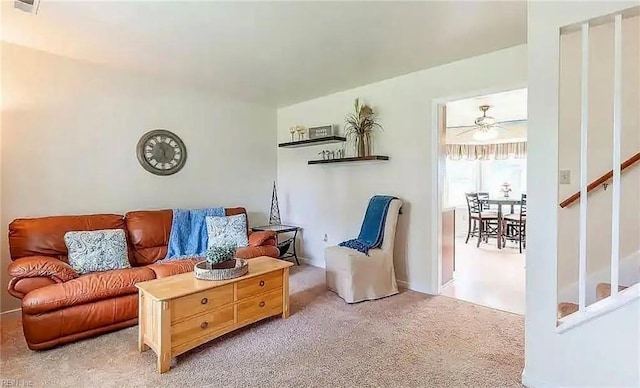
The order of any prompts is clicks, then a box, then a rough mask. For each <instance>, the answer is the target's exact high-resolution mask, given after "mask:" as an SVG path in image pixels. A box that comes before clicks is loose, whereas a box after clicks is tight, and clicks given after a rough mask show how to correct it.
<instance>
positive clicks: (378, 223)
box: [338, 195, 396, 256]
mask: <svg viewBox="0 0 640 388" xmlns="http://www.w3.org/2000/svg"><path fill="white" fill-rule="evenodd" d="M393 199H396V197H391V196H388V195H374V196H373V197H372V198H371V199H370V200H369V206H367V212H366V213H365V215H364V221H362V227H361V228H360V234H359V235H358V238H356V239H353V240H347V241H345V242H341V243H340V244H338V245H339V246H341V247H347V248H352V249H356V250H358V251H360V252H362V253H364V254H366V255H367V256H368V255H369V249H372V248H379V247H380V246H381V245H382V240H383V239H384V223H385V221H386V219H387V212H388V210H389V205H390V204H391V200H393Z"/></svg>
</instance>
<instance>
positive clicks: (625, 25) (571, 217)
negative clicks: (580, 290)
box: [558, 16, 640, 301]
mask: <svg viewBox="0 0 640 388" xmlns="http://www.w3.org/2000/svg"><path fill="white" fill-rule="evenodd" d="M589 34H590V51H591V60H590V64H589V65H590V69H589V70H590V71H589V73H590V76H589V79H590V83H589V102H590V104H589V123H590V125H589V158H588V164H589V165H588V175H589V181H593V180H595V179H597V178H598V177H600V176H601V175H602V174H604V173H605V172H607V171H609V170H611V168H612V167H613V163H612V160H613V126H612V123H613V23H606V24H602V25H599V26H595V27H593V28H591V29H590V32H589ZM622 42H623V50H622V52H623V60H622V63H623V66H622V69H623V71H622V79H623V89H622V145H621V151H622V152H621V154H622V160H625V159H627V158H629V157H631V156H632V155H634V154H635V153H637V152H639V151H640V109H638V107H640V71H639V70H638V69H640V16H636V17H632V18H626V19H624V20H623V22H622ZM560 48H561V52H560V53H561V58H560V112H559V114H560V116H559V123H560V124H559V139H558V141H559V147H560V153H559V155H558V162H559V168H560V169H568V170H570V171H571V172H572V182H571V184H569V185H560V186H559V190H558V194H559V197H560V199H561V200H564V199H565V198H567V197H569V196H570V195H572V194H573V193H575V192H577V191H579V190H580V187H579V183H580V92H581V86H580V85H581V84H580V80H581V75H582V74H581V73H582V72H581V71H580V69H581V33H580V31H576V32H572V33H569V34H565V35H563V36H562V38H561V41H560ZM623 174H624V175H623V178H622V181H621V187H622V192H621V196H622V197H621V198H622V213H621V223H620V256H621V257H622V258H624V257H631V256H633V255H634V254H636V253H638V252H639V251H640V238H639V236H640V168H639V167H637V166H636V167H635V168H632V169H629V170H627V171H626V172H624V173H623ZM612 192H613V191H612V190H611V189H609V190H606V191H605V190H602V189H600V190H598V191H595V192H593V193H592V194H591V195H589V198H588V215H587V217H588V236H589V238H588V251H587V269H588V272H589V273H595V272H597V271H605V272H610V258H611V210H612ZM579 209H580V206H579V202H575V204H574V205H572V206H570V207H567V208H564V209H561V210H559V215H558V227H559V233H560V236H559V239H558V287H559V289H560V290H561V291H562V290H563V289H564V288H565V287H567V286H571V285H573V284H575V283H576V282H577V281H578V218H579ZM636 257H640V255H638V256H636ZM639 264H640V262H638V261H637V259H636V262H635V265H632V266H630V267H627V269H630V270H631V271H633V273H628V272H627V273H623V272H621V273H620V277H621V278H620V280H621V284H627V285H629V283H624V282H622V281H623V280H628V279H630V278H633V279H635V281H636V282H637V281H638V277H639V275H640V273H639V271H640V265H639ZM608 278H609V279H610V276H608ZM574 289H575V290H576V291H577V288H575V287H574ZM588 291H589V292H590V293H592V294H594V295H595V290H592V289H589V290H588ZM577 298H578V295H577V293H574V294H573V298H572V299H575V300H577ZM560 301H567V300H566V299H561V300H560Z"/></svg>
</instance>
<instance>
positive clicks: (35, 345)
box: [8, 207, 279, 350]
mask: <svg viewBox="0 0 640 388" xmlns="http://www.w3.org/2000/svg"><path fill="white" fill-rule="evenodd" d="M243 213H244V214H246V210H245V209H244V208H241V207H237V208H227V209H225V214H226V215H227V216H230V215H236V214H243ZM172 219H173V213H172V211H171V210H152V211H132V212H129V213H127V214H125V215H124V216H123V215H117V214H95V215H79V216H54V217H43V218H32V219H17V220H15V221H13V222H12V223H11V224H10V225H9V250H10V253H11V260H13V262H12V263H11V264H10V265H9V267H8V273H9V276H10V277H11V279H10V281H9V294H11V295H13V296H14V297H16V298H20V299H22V326H23V331H24V336H25V339H26V341H27V345H28V346H29V348H30V349H34V350H40V349H48V348H51V347H54V346H57V345H60V344H65V343H68V342H73V341H76V340H79V339H82V338H87V337H92V336H95V335H99V334H102V333H106V332H110V331H113V330H117V329H121V328H124V327H128V326H134V325H136V324H137V323H138V289H137V288H136V287H135V284H136V283H138V282H143V281H147V280H152V279H158V278H163V277H166V276H171V275H176V274H181V273H185V272H190V271H193V266H194V265H195V263H197V262H198V261H199V259H188V260H178V261H167V262H159V261H160V260H162V259H164V257H165V256H166V253H167V244H168V242H169V234H170V231H171V223H172ZM101 229H123V230H125V232H126V233H125V234H126V236H127V240H128V241H127V242H128V250H129V253H128V256H129V261H130V264H131V266H132V268H125V269H118V270H112V271H105V272H94V273H89V274H85V275H78V274H77V273H76V272H75V271H74V270H73V269H72V268H71V266H69V264H67V248H66V246H65V242H64V235H65V233H66V232H69V231H87V230H101ZM278 255H279V250H278V248H277V246H276V239H275V234H274V233H272V232H255V233H250V234H249V246H248V247H244V248H239V249H238V251H237V252H236V256H237V257H239V258H243V259H250V258H254V257H259V256H270V257H278Z"/></svg>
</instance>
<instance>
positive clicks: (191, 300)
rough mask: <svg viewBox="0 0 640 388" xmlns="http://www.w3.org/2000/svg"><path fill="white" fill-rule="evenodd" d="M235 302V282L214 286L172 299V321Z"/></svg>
mask: <svg viewBox="0 0 640 388" xmlns="http://www.w3.org/2000/svg"><path fill="white" fill-rule="evenodd" d="M229 303H233V284H228V285H226V286H222V287H217V288H212V289H210V290H206V291H201V292H198V293H195V294H191V295H187V296H183V297H181V298H177V299H174V300H172V301H171V322H175V321H177V320H179V319H182V318H186V317H189V316H191V315H196V314H200V313H202V312H205V311H210V310H213V309H215V308H217V307H220V306H224V305H225V304H229Z"/></svg>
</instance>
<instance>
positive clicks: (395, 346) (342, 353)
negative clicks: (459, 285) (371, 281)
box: [0, 266, 524, 387]
mask: <svg viewBox="0 0 640 388" xmlns="http://www.w3.org/2000/svg"><path fill="white" fill-rule="evenodd" d="M291 311H292V314H291V317H290V318H289V319H287V320H283V319H280V318H272V319H269V320H266V321H263V322H260V323H257V324H254V325H251V326H249V327H247V328H245V329H242V330H240V331H238V332H235V333H231V334H229V335H226V336H224V337H221V338H219V339H216V340H213V341H211V342H209V343H207V344H204V345H202V346H200V347H198V348H196V349H194V350H192V351H190V352H187V353H185V354H183V355H181V356H178V357H177V359H176V360H175V361H174V363H173V364H172V367H171V370H170V371H169V372H168V373H165V374H163V375H160V374H158V373H157V372H156V369H155V367H156V359H155V354H154V353H153V351H151V350H150V351H147V352H145V353H139V352H138V351H137V327H131V328H128V329H124V330H120V331H117V332H114V333H110V334H107V335H103V336H100V337H97V338H94V339H89V340H85V341H81V342H77V343H73V344H69V345H65V346H62V347H58V348H55V349H51V350H48V351H40V352H33V351H30V350H28V349H27V346H26V344H25V343H24V339H23V337H22V332H21V327H20V324H19V319H17V318H13V319H12V318H11V317H7V316H4V317H3V318H4V319H3V322H2V324H1V328H2V342H1V345H2V347H1V355H0V359H1V364H0V374H1V378H2V379H17V380H23V381H31V382H33V384H34V386H40V385H47V386H56V387H59V386H65V387H67V386H74V387H170V386H182V387H248V386H259V387H284V386H292V387H381V386H382V387H507V386H509V387H511V386H520V374H521V372H522V368H523V355H524V344H523V343H524V339H523V337H524V329H523V325H524V322H523V317H521V316H518V315H514V314H509V313H505V312H501V311H497V310H492V309H488V308H485V307H481V306H477V305H474V304H471V303H467V302H463V301H459V300H456V299H451V298H448V297H444V296H436V297H432V296H428V295H424V294H420V293H416V292H413V291H404V292H402V293H401V294H399V295H395V296H392V297H389V298H386V299H382V300H378V301H374V302H364V303H359V304H355V305H348V304H345V303H344V302H343V301H342V299H340V298H339V297H338V296H337V295H335V294H333V293H331V292H329V291H327V290H326V289H325V285H324V271H323V270H321V269H318V268H313V267H304V266H303V267H298V268H293V271H292V275H291Z"/></svg>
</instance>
